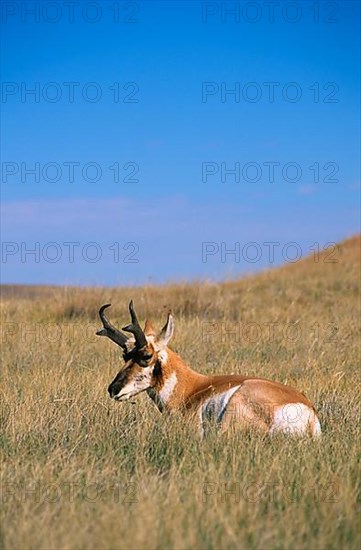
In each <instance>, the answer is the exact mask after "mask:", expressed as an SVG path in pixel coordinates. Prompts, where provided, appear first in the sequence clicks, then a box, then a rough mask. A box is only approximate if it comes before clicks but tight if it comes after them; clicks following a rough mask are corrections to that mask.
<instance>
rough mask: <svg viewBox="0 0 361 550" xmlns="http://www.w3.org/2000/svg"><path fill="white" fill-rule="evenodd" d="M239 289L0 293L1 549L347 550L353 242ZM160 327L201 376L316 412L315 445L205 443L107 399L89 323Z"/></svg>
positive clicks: (241, 437) (356, 267)
mask: <svg viewBox="0 0 361 550" xmlns="http://www.w3.org/2000/svg"><path fill="white" fill-rule="evenodd" d="M328 260H329V257H327V256H326V257H325V256H321V258H320V260H319V262H316V261H315V258H313V257H309V258H306V259H305V260H302V261H300V262H298V263H296V264H288V265H286V266H284V267H282V268H278V269H275V270H271V271H268V272H265V273H262V274H260V275H257V276H252V277H248V278H245V279H242V280H239V281H234V282H227V283H223V284H216V283H192V284H178V285H165V286H159V287H152V286H144V287H142V288H113V289H92V288H89V289H79V288H51V287H49V288H46V287H42V288H41V287H18V288H17V287H7V286H5V287H3V288H2V303H1V307H2V366H1V419H0V420H1V433H0V451H1V527H0V547H1V548H3V549H7V550H10V549H63V548H64V549H91V548H92V549H93V548H94V549H122V548H127V549H128V548H129V549H130V548H134V549H143V548H146V549H155V548H157V549H164V548H171V549H173V548H174V549H193V548H194V549H201V548H202V549H203V548H205V549H312V550H313V549H358V548H360V546H361V540H360V515H359V512H360V509H359V487H360V484H359V481H360V480H359V469H358V468H359V465H358V459H359V451H360V429H359V420H360V405H359V404H360V376H359V375H360V371H359V365H360V333H359V314H360V307H359V305H360V304H359V277H360V238H359V237H354V238H352V239H349V240H347V241H345V242H343V243H341V244H340V246H339V247H338V250H337V256H336V260H337V261H336V262H329V261H328ZM130 298H133V299H134V303H135V307H136V310H137V313H138V316H139V318H140V319H141V320H142V321H144V320H145V318H146V317H149V318H151V319H152V320H153V321H154V323H155V324H158V326H160V325H161V324H163V323H164V321H165V313H166V312H167V310H168V308H171V309H172V311H173V313H174V315H175V322H176V330H175V337H174V340H173V349H175V350H177V351H178V353H180V355H181V356H182V357H183V358H184V359H185V360H186V361H187V362H188V363H189V364H190V365H191V366H192V367H193V368H194V369H195V370H198V371H200V372H203V373H210V372H217V373H229V372H238V373H242V374H246V375H255V376H259V377H266V378H270V379H274V380H277V381H280V382H283V383H288V384H290V385H293V386H295V387H297V388H298V389H300V390H302V391H304V392H305V393H306V395H307V396H308V397H309V398H310V399H311V401H313V402H314V403H315V404H316V408H317V409H318V411H319V415H320V419H321V423H322V428H323V436H322V438H321V440H320V441H313V440H308V439H299V440H297V439H292V438H287V437H284V436H283V437H274V438H268V437H266V438H262V437H261V436H260V435H259V434H252V433H249V434H236V435H234V434H233V435H232V436H230V435H227V434H223V435H219V434H218V435H217V434H215V433H214V434H213V433H212V434H211V435H210V437H209V438H208V439H206V440H204V441H201V440H200V439H199V436H198V434H197V433H195V431H194V428H193V427H192V426H190V425H187V423H185V422H184V421H183V420H182V421H181V420H180V418H179V417H177V416H175V417H173V418H166V417H165V416H162V415H160V413H158V411H157V410H156V409H155V406H154V404H153V403H152V402H151V401H150V399H149V398H148V397H147V395H145V394H143V395H139V396H138V397H136V398H135V399H134V404H132V403H120V404H117V403H116V402H114V401H112V400H110V399H109V397H108V394H107V386H108V384H109V383H110V381H111V380H112V379H113V377H114V376H115V374H116V373H117V371H118V370H119V368H120V365H121V362H119V358H118V357H119V348H117V347H116V346H115V345H114V344H113V343H111V342H110V341H109V340H107V339H105V338H98V337H96V336H95V330H96V329H97V328H100V322H99V320H98V317H97V312H98V309H99V306H100V305H101V304H103V303H105V302H111V303H112V304H113V307H112V308H111V310H110V312H109V316H110V318H111V320H112V321H113V322H114V323H115V324H117V325H118V326H120V327H121V326H123V325H124V324H125V323H127V322H128V312H127V305H128V302H129V299H130Z"/></svg>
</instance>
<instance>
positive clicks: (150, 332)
mask: <svg viewBox="0 0 361 550" xmlns="http://www.w3.org/2000/svg"><path fill="white" fill-rule="evenodd" d="M144 334H145V335H146V336H155V330H154V328H153V326H152V324H151V323H150V321H148V319H147V320H146V322H145V325H144Z"/></svg>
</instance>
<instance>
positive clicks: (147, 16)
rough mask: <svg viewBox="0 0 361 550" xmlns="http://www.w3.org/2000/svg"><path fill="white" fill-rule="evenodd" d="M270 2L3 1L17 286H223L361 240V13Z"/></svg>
mask: <svg viewBox="0 0 361 550" xmlns="http://www.w3.org/2000/svg"><path fill="white" fill-rule="evenodd" d="M50 4H51V5H50ZM91 4H93V5H91ZM247 4H248V7H247ZM256 4H257V7H256V8H255V3H251V5H250V3H247V2H238V3H237V2H198V1H195V2H193V1H183V2H178V1H174V2H173V1H172V2H153V1H144V2H131V3H129V2H128V3H127V2H112V1H109V2H106V1H103V2H93V3H90V2H81V3H80V6H77V5H75V6H74V15H73V21H70V16H69V11H68V10H69V8H68V7H67V5H66V3H65V4H64V2H61V1H60V2H52V3H49V2H38V3H35V2H22V3H20V2H3V3H2V9H3V12H2V31H3V41H2V82H3V84H2V104H1V107H2V124H1V130H2V241H3V243H2V282H3V283H32V284H35V283H38V284H81V285H89V284H97V285H114V284H142V283H145V282H149V281H151V282H164V281H174V280H192V279H196V278H198V279H199V278H201V279H221V278H226V277H234V276H237V275H239V274H244V273H249V272H253V271H256V270H259V269H263V268H265V267H267V266H268V265H270V264H272V262H270V253H269V247H268V245H266V244H265V243H268V242H276V243H279V244H277V245H276V246H275V258H274V263H275V264H278V263H281V262H282V261H284V260H285V259H286V260H287V255H289V256H292V257H293V252H294V251H296V252H295V254H296V256H297V254H298V253H299V251H301V253H302V254H307V253H310V249H311V248H312V247H313V245H314V243H318V246H319V247H320V248H321V249H322V247H323V246H325V245H327V243H329V242H334V241H338V240H340V239H342V238H345V237H348V236H350V235H352V234H354V233H356V232H358V231H359V230H360V229H359V228H360V226H359V196H360V174H359V164H360V153H359V146H360V143H359V120H360V112H359V110H360V107H359V99H358V97H359V92H360V73H359V66H360V54H359V40H360V27H359V20H360V17H359V3H358V2H356V1H351V2H347V1H343V2H333V3H330V2H319V3H317V2H307V1H303V2H296V3H293V7H292V6H291V7H287V5H288V4H290V3H289V2H280V4H279V5H278V4H276V5H275V7H274V10H275V11H274V18H273V19H274V20H273V21H271V20H270V19H271V17H270V14H269V12H268V7H267V5H265V3H264V2H258V3H256ZM54 5H55V7H54ZM295 5H296V8H295V7H294V6H295ZM34 6H35V9H38V10H39V11H38V13H37V15H36V16H35V15H33V14H31V13H28V12H29V10H31V9H33V8H34ZM36 6H37V8H36ZM234 7H236V9H239V12H238V16H237V14H236V15H234V14H233V15H232V14H231V13H228V14H227V13H226V11H225V10H228V11H230V10H232V8H234ZM316 9H318V13H316ZM114 10H118V11H117V12H115V11H114ZM295 10H296V11H295ZM237 17H238V20H237ZM36 18H37V20H36ZM117 18H118V19H119V20H116V19H117ZM93 19H94V21H93V22H92V21H91V20H93ZM251 19H257V20H255V21H254V22H251V21H250V20H251ZM291 19H297V20H296V21H294V22H292V21H291ZM317 19H318V21H317ZM51 20H54V21H53V22H51ZM69 83H73V84H69ZM270 83H272V84H270ZM270 88H273V90H274V98H273V100H272V98H271V97H270ZM31 89H33V90H36V93H33V94H31V93H26V91H27V90H31ZM232 89H233V90H235V93H233V94H232V93H231V90H232ZM71 90H73V98H72V97H71V95H70V91H71ZM227 92H229V93H227ZM271 166H272V167H273V169H274V176H273V177H270V170H271V168H270V167H271ZM232 169H233V170H235V171H236V174H232V173H230V172H229V173H227V170H232ZM29 170H30V171H31V170H35V172H36V174H35V175H34V173H33V174H31V173H29ZM69 243H73V244H69ZM204 243H212V244H204ZM222 243H223V244H222ZM249 243H256V244H254V245H252V246H253V248H252V246H251V247H250V248H249ZM289 243H297V247H296V245H295V246H294V247H293V248H292V246H290V248H288V247H289ZM237 247H238V248H237ZM232 249H234V250H237V251H238V252H237V254H233V255H232V254H231V253H229V254H226V251H227V250H232ZM31 250H34V251H35V252H34V253H33V254H32V253H31ZM202 251H203V254H202ZM207 251H208V254H207ZM282 251H283V253H282ZM222 252H223V254H222ZM291 252H292V253H291Z"/></svg>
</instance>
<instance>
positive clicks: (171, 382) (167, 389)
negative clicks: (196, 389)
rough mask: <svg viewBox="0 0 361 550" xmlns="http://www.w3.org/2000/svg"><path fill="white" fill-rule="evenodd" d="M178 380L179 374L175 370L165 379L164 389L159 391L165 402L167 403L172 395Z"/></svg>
mask: <svg viewBox="0 0 361 550" xmlns="http://www.w3.org/2000/svg"><path fill="white" fill-rule="evenodd" d="M177 382H178V379H177V375H176V373H175V372H172V374H171V375H170V376H169V378H167V380H166V381H165V383H164V385H163V387H162V389H161V390H160V392H159V397H160V398H161V400H162V401H163V403H167V402H168V401H169V399H170V398H171V397H172V393H173V390H174V388H175V386H176V384H177Z"/></svg>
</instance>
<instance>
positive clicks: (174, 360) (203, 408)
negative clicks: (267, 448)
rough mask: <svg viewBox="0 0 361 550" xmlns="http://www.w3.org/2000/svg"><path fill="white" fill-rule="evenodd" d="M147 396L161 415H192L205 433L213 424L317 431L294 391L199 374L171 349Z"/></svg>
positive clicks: (233, 376)
mask: <svg viewBox="0 0 361 550" xmlns="http://www.w3.org/2000/svg"><path fill="white" fill-rule="evenodd" d="M172 376H173V377H176V379H177V382H176V384H174V387H173V389H172V391H171V392H169V396H168V397H167V400H166V401H165V400H164V399H162V397H161V396H162V393H163V392H162V390H164V388H166V386H167V382H168V381H169V380H170V379H171V377H172ZM168 383H169V382H168ZM172 385H173V384H172ZM148 393H149V395H150V397H151V398H152V399H153V400H154V401H155V403H156V404H157V405H158V407H159V408H160V410H161V411H162V412H163V411H168V412H174V411H183V412H186V413H193V414H194V415H195V418H196V421H197V422H198V424H199V425H200V427H201V430H202V432H203V433H205V432H206V430H207V428H209V427H211V426H216V427H218V428H220V429H221V430H226V429H228V428H229V427H231V426H235V427H237V428H240V429H243V430H257V431H261V432H263V433H273V432H276V431H283V432H288V433H294V434H297V433H299V434H301V433H305V434H306V433H309V434H310V435H318V434H319V433H320V424H319V421H318V418H317V415H316V412H315V409H314V407H313V405H312V403H311V402H310V401H309V400H308V399H307V397H306V396H305V395H304V394H303V393H301V392H299V391H298V390H296V389H294V388H291V387H289V386H285V385H283V384H280V383H278V382H272V381H270V380H266V379H263V378H253V377H247V376H242V375H238V374H230V375H217V376H206V375H202V374H199V373H197V372H195V371H194V370H192V369H191V368H190V367H188V366H187V365H185V363H184V362H183V361H182V359H181V358H180V357H179V356H178V355H177V354H176V353H174V352H173V351H171V350H170V349H169V348H167V361H166V362H165V363H164V368H163V369H162V377H161V378H160V379H159V380H158V381H157V383H156V385H155V386H154V388H152V389H151V390H148ZM217 405H218V406H217ZM277 415H278V416H277Z"/></svg>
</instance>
